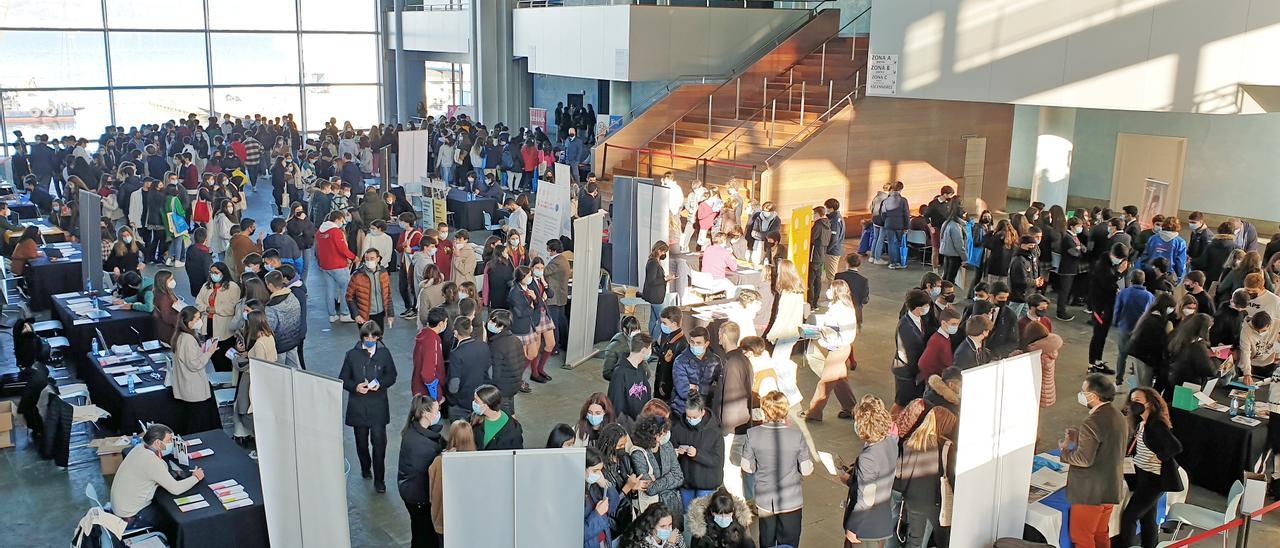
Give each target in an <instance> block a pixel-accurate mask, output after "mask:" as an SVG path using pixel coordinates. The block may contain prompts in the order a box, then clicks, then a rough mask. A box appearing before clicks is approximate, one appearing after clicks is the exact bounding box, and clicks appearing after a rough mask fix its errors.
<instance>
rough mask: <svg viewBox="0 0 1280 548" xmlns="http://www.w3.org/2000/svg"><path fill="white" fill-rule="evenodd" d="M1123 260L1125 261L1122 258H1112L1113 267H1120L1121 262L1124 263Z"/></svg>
mask: <svg viewBox="0 0 1280 548" xmlns="http://www.w3.org/2000/svg"><path fill="white" fill-rule="evenodd" d="M1123 260H1124V259H1121V258H1119V257H1112V258H1111V264H1113V265H1119V264H1120V262H1121V261H1123Z"/></svg>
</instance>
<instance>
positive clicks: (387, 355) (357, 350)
mask: <svg viewBox="0 0 1280 548" xmlns="http://www.w3.org/2000/svg"><path fill="white" fill-rule="evenodd" d="M338 379H339V380H341V381H342V388H343V390H346V391H347V392H348V393H350V396H349V397H348V398H347V415H346V423H347V426H350V427H352V428H353V429H354V430H355V435H356V457H357V458H359V459H360V475H361V476H362V477H364V478H365V479H370V478H373V489H374V490H375V491H377V492H378V493H386V492H387V484H386V482H385V481H384V479H385V477H386V455H387V424H388V423H390V422H391V407H390V405H389V404H388V403H387V389H388V388H391V386H392V385H394V384H395V383H396V364H395V361H394V359H393V358H392V357H391V351H390V350H389V349H388V348H387V347H386V345H384V344H382V328H381V327H378V323H377V322H374V321H367V322H365V323H364V324H363V325H361V326H360V341H359V343H357V344H356V346H355V347H353V348H352V349H350V350H348V351H347V355H346V358H345V359H343V361H342V371H341V372H339V373H338ZM370 447H372V449H373V455H372V457H371V456H370V454H369V449H370Z"/></svg>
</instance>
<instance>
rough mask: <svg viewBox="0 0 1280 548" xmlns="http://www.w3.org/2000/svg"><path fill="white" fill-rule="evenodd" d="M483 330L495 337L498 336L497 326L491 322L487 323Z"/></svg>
mask: <svg viewBox="0 0 1280 548" xmlns="http://www.w3.org/2000/svg"><path fill="white" fill-rule="evenodd" d="M485 328H486V329H488V330H489V332H490V333H493V334H495V335H496V334H498V326H497V325H496V324H494V323H493V322H489V323H488V324H486V325H485Z"/></svg>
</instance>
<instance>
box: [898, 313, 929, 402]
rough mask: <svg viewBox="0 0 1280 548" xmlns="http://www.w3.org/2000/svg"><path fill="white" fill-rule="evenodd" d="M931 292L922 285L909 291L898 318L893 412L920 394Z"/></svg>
mask: <svg viewBox="0 0 1280 548" xmlns="http://www.w3.org/2000/svg"><path fill="white" fill-rule="evenodd" d="M930 300H931V299H930V298H929V294H928V293H925V292H924V290H921V289H912V290H910V291H908V292H907V297H906V302H905V304H904V308H905V310H906V312H905V313H903V314H902V316H901V317H900V318H898V328H897V332H896V335H895V337H894V344H895V347H896V350H895V351H894V356H893V365H892V366H891V368H890V371H891V372H892V373H893V384H894V391H893V393H894V395H893V408H894V412H895V413H896V412H897V411H899V410H901V409H902V407H903V406H905V405H907V403H908V402H910V401H911V400H913V399H915V398H917V397H919V396H920V393H919V391H920V390H919V385H918V384H917V383H916V378H917V377H918V376H919V375H920V356H921V355H922V354H924V349H925V345H926V341H925V334H926V331H925V323H924V317H925V315H926V314H928V313H929V307H930Z"/></svg>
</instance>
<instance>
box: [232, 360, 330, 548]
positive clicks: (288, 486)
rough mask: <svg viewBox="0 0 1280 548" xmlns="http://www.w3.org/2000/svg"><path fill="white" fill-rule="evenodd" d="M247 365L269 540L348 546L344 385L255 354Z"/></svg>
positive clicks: (304, 545)
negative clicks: (261, 359)
mask: <svg viewBox="0 0 1280 548" xmlns="http://www.w3.org/2000/svg"><path fill="white" fill-rule="evenodd" d="M249 369H250V376H251V378H252V379H253V383H252V384H250V388H249V390H250V393H249V395H250V398H252V400H253V419H254V420H253V424H254V430H255V434H256V436H257V438H258V448H257V449H258V473H259V475H260V476H261V477H262V498H263V501H262V502H263V504H264V505H265V506H266V513H267V531H268V536H269V537H270V539H271V544H273V545H275V546H302V547H311V546H316V547H319V546H324V547H329V546H336V547H339V548H341V547H345V546H350V545H351V532H350V529H349V528H348V522H347V483H346V476H345V474H344V471H343V468H344V457H343V448H342V424H343V422H342V383H341V382H339V381H337V380H336V379H333V378H330V377H325V376H323V375H318V374H315V373H308V372H306V371H302V370H297V369H292V368H289V367H285V366H282V365H278V364H273V363H268V362H263V361H258V360H250V361H249Z"/></svg>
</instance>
